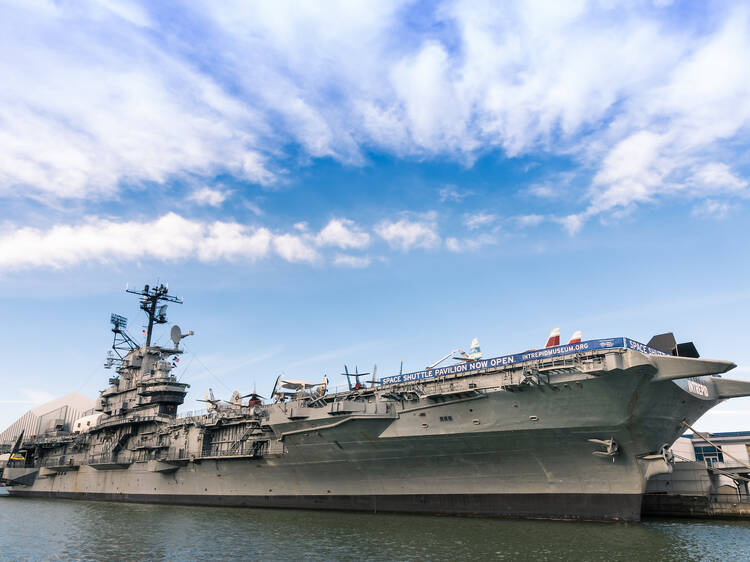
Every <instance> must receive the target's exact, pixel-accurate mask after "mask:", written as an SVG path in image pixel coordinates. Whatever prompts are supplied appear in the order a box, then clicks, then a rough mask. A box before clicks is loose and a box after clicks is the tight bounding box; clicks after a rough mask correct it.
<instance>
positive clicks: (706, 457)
mask: <svg viewBox="0 0 750 562" xmlns="http://www.w3.org/2000/svg"><path fill="white" fill-rule="evenodd" d="M695 460H697V461H705V463H706V464H707V465H708V466H711V465H713V464H714V463H717V462H724V454H723V453H722V452H721V450H720V449H717V448H716V447H714V446H713V445H700V446H697V447H695Z"/></svg>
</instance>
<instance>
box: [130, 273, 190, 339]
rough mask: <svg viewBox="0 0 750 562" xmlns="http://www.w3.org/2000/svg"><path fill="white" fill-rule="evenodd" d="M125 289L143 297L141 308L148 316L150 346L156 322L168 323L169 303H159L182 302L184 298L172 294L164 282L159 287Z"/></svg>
mask: <svg viewBox="0 0 750 562" xmlns="http://www.w3.org/2000/svg"><path fill="white" fill-rule="evenodd" d="M125 291H126V292H128V293H131V294H133V295H139V296H140V297H141V309H142V310H143V311H144V312H145V313H146V315H147V316H148V327H147V329H146V347H150V346H151V335H152V333H153V331H154V324H166V322H167V305H166V304H163V305H160V304H159V303H160V302H162V301H164V302H174V303H177V304H182V302H183V299H181V298H178V297H175V296H172V295H170V294H169V288H168V287H167V286H166V285H164V284H163V283H162V284H160V285H159V286H158V287H149V286H148V285H145V286H144V287H143V289H141V290H132V289H125Z"/></svg>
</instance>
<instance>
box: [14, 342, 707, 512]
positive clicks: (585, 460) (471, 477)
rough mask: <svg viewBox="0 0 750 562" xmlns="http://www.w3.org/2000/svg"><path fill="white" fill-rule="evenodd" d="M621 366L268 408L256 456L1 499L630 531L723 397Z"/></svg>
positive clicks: (144, 465) (112, 465)
mask: <svg viewBox="0 0 750 562" xmlns="http://www.w3.org/2000/svg"><path fill="white" fill-rule="evenodd" d="M626 353H627V354H633V355H632V356H631V355H628V356H627V357H625V359H627V361H625V365H623V366H624V367H626V368H625V369H620V368H616V369H610V370H609V372H607V374H606V375H603V376H602V375H597V376H593V377H587V378H581V377H580V373H569V374H568V375H567V378H565V379H560V380H559V381H558V382H557V384H555V385H546V384H545V385H530V386H525V387H524V386H515V387H502V386H495V387H492V388H491V389H488V390H487V391H486V392H482V393H478V394H471V393H468V394H469V395H468V396H467V395H466V394H464V395H462V394H457V395H453V397H448V398H445V400H442V401H437V402H435V401H433V400H427V399H424V398H420V399H417V400H414V401H412V402H408V401H403V402H402V403H400V404H396V407H395V408H386V409H384V410H383V409H381V410H378V409H377V408H374V409H373V410H372V411H371V412H368V411H367V410H366V409H365V410H363V411H362V412H360V413H345V414H343V415H336V416H332V415H330V412H328V413H325V412H324V413H323V414H322V416H323V417H322V418H321V419H311V418H313V416H309V417H307V418H305V419H294V418H295V416H294V415H290V411H291V410H292V408H293V407H294V404H293V403H289V404H283V405H276V406H274V407H275V408H276V411H273V412H271V416H270V418H269V423H270V424H271V426H272V427H273V430H274V434H275V435H278V436H279V440H278V444H279V447H277V448H275V449H272V450H271V449H269V451H268V452H267V453H266V454H264V455H260V456H253V457H251V458H248V457H247V455H236V456H233V455H227V454H219V453H220V451H218V450H207V449H205V447H204V449H203V453H204V454H203V455H200V456H195V457H188V458H184V455H183V458H179V459H172V460H170V459H169V458H167V457H169V455H163V457H164V458H165V459H166V460H155V459H148V460H137V459H136V460H129V461H127V460H124V459H114V460H112V462H99V463H89V464H75V465H70V466H65V465H64V464H63V463H61V462H60V463H58V464H57V466H48V467H40V468H38V469H36V470H37V472H36V474H34V475H33V484H32V485H25V486H11V487H9V491H10V493H11V494H13V495H19V496H34V497H59V498H70V499H87V500H115V501H136V502H150V503H170V504H186V505H220V506H248V507H279V508H303V509H308V508H309V509H340V510H362V511H371V512H412V513H435V514H457V515H483V516H500V517H533V518H572V519H612V520H631V521H634V520H639V519H640V510H641V497H642V494H643V491H644V488H645V482H646V479H647V478H648V476H649V475H650V474H653V473H656V472H658V471H666V470H669V467H668V464H667V463H666V462H665V460H663V459H660V458H656V459H654V458H651V459H647V458H646V457H649V456H650V457H654V456H658V455H655V454H654V453H656V452H658V451H659V450H660V448H661V447H662V446H663V445H665V444H669V443H671V442H673V441H674V439H675V438H676V437H677V436H678V435H679V434H680V433H681V432H682V431H683V429H684V428H683V426H682V425H681V424H680V420H686V421H687V422H688V423H693V422H694V421H695V420H696V419H697V418H698V417H700V415H702V414H703V413H704V412H705V411H706V410H708V409H709V408H710V407H712V406H713V405H715V404H716V403H717V402H718V401H719V400H720V396H719V393H718V391H717V390H716V389H715V388H714V380H713V379H712V378H710V377H703V378H702V379H700V380H702V381H703V382H702V383H701V384H702V385H703V386H705V387H706V388H710V389H711V394H710V396H697V395H695V394H694V393H691V392H688V391H686V390H685V389H684V388H683V387H682V386H680V385H679V384H678V383H677V382H675V381H674V380H664V381H655V380H654V377H653V373H652V372H651V371H649V370H647V369H644V368H643V367H644V365H645V364H647V363H648V361H643V360H642V359H643V357H642V356H640V354H635V352H632V351H629V352H626ZM620 359H621V360H622V359H623V358H622V357H620ZM615 366H616V367H617V364H615ZM492 376H493V375H491V374H490V375H484V376H482V375H478V376H477V377H466V379H465V380H464V379H462V380H461V383H462V384H466V386H467V388H468V385H469V384H472V383H471V382H470V381H471V380H479V379H480V378H482V380H484V381H489V382H492V381H491V378H492ZM564 381H568V382H564ZM332 420H333V421H332ZM181 431H183V432H185V434H186V437H185V440H186V442H187V441H188V440H189V439H192V438H193V437H189V436H191V435H192V433H191V431H192V432H198V433H202V434H203V439H204V441H205V434H206V432H207V430H206V428H205V427H202V428H200V429H199V430H198V429H191V427H183V428H182V429H181ZM220 431H226V428H224V429H221V430H220ZM217 435H218V434H217ZM590 439H597V440H601V441H607V440H611V441H613V442H616V443H617V444H618V450H617V453H616V454H613V455H608V454H605V453H604V452H602V451H600V449H601V445H597V444H595V443H592V442H591V441H590ZM219 441H220V440H219ZM204 445H205V443H204ZM212 453H216V454H212ZM178 456H179V455H178ZM117 461H121V462H117ZM53 464H54V463H53ZM13 470H23V469H13ZM27 470H29V469H27ZM30 470H32V471H33V470H34V469H30ZM9 475H10V476H12V472H11V473H9Z"/></svg>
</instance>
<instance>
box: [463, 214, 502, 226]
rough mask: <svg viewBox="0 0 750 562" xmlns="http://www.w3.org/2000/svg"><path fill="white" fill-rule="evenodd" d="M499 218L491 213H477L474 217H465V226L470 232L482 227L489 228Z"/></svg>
mask: <svg viewBox="0 0 750 562" xmlns="http://www.w3.org/2000/svg"><path fill="white" fill-rule="evenodd" d="M495 219H497V217H496V216H495V215H492V214H489V213H476V214H473V215H466V216H465V217H464V224H465V225H466V228H468V229H469V230H476V229H477V228H480V227H482V226H487V225H488V224H492V223H493V222H495Z"/></svg>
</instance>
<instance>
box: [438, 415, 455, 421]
mask: <svg viewBox="0 0 750 562" xmlns="http://www.w3.org/2000/svg"><path fill="white" fill-rule="evenodd" d="M440 421H441V422H449V421H453V416H440Z"/></svg>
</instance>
